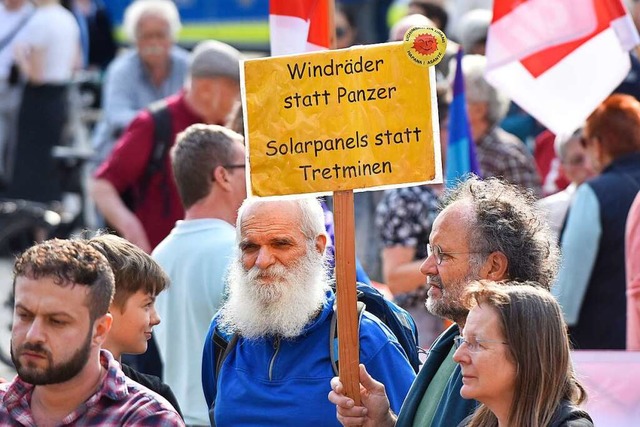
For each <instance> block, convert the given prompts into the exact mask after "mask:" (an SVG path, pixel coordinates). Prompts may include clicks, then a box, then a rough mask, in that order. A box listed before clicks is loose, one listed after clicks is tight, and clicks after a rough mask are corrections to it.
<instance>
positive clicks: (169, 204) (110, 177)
mask: <svg viewBox="0 0 640 427" xmlns="http://www.w3.org/2000/svg"><path fill="white" fill-rule="evenodd" d="M240 57H241V54H240V52H238V51H237V50H236V49H234V48H233V47H231V46H229V45H227V44H224V43H221V42H218V41H214V40H209V41H205V42H201V43H200V44H198V45H197V46H196V47H195V48H194V50H193V52H192V54H191V58H190V63H189V75H188V77H187V81H186V83H185V87H184V89H183V90H181V91H180V92H179V93H177V94H176V95H173V96H170V97H168V98H165V99H164V100H163V102H164V103H165V104H166V108H167V109H168V113H169V117H170V120H171V133H172V135H171V141H170V145H173V144H174V142H175V137H176V135H177V134H178V133H180V132H181V131H183V130H184V129H186V128H187V127H189V126H190V125H192V124H194V123H206V124H218V125H222V124H224V123H226V121H227V117H228V116H229V113H230V112H231V110H232V107H233V106H234V104H235V103H236V102H237V101H238V99H239V95H240V85H239V80H240ZM155 127H156V124H155V122H154V118H153V116H152V114H151V113H150V111H148V110H144V111H142V112H140V113H139V114H138V115H137V116H136V118H135V119H134V120H133V122H131V124H130V125H129V127H128V128H127V129H126V131H125V132H124V134H123V135H122V136H121V138H120V139H119V140H118V142H117V144H116V147H115V149H114V150H113V152H112V153H111V155H110V156H109V157H108V158H107V160H105V161H104V163H102V165H100V167H99V168H98V170H97V171H96V173H95V176H94V179H93V181H92V182H91V185H90V192H91V196H92V197H93V199H94V201H95V203H96V205H97V207H98V209H99V210H100V212H102V214H103V215H104V217H105V219H106V220H107V222H108V223H109V224H110V225H111V226H112V227H113V228H114V229H115V230H116V231H117V232H118V233H119V234H120V235H121V236H123V237H124V238H126V239H127V240H129V241H130V242H132V243H134V244H136V245H138V246H139V247H140V248H142V249H143V250H145V251H146V252H149V253H150V252H151V250H153V248H154V247H155V246H156V245H157V244H158V243H160V241H162V239H164V238H165V237H166V236H167V235H168V234H169V232H170V231H171V229H172V228H173V226H174V224H175V222H176V221H177V220H180V219H183V218H184V210H183V207H182V204H181V202H180V197H179V196H178V191H177V189H176V186H175V183H174V180H173V172H172V170H171V163H170V159H169V156H168V155H166V153H167V152H168V151H169V150H168V149H169V148H170V147H167V150H165V155H164V157H163V158H162V163H161V167H160V168H159V170H158V171H156V172H155V173H153V174H151V175H149V173H148V171H147V166H148V164H149V163H150V162H151V161H152V152H153V149H154V147H155V146H156V143H157V141H156V137H155V135H154V131H155ZM126 192H128V193H130V194H133V195H134V200H135V204H134V206H133V207H131V208H130V207H129V206H127V204H126V203H125V201H124V200H123V197H122V195H123V194H125V193H126ZM130 206H131V205H130Z"/></svg>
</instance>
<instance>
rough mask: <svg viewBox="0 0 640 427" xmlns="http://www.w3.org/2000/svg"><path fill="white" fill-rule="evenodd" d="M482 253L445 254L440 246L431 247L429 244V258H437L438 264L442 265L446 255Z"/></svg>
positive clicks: (461, 253) (476, 252)
mask: <svg viewBox="0 0 640 427" xmlns="http://www.w3.org/2000/svg"><path fill="white" fill-rule="evenodd" d="M480 253H482V252H479V251H473V252H444V251H443V250H442V248H441V247H440V246H438V245H430V244H428V243H427V256H431V255H433V256H434V257H435V258H436V264H438V265H440V264H442V260H443V257H444V256H445V255H447V256H449V255H463V254H480Z"/></svg>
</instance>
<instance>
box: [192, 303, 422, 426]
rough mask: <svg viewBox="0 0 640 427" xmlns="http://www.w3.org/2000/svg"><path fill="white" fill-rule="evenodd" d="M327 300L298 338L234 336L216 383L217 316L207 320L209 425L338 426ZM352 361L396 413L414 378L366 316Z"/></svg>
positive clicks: (392, 342)
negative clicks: (332, 392) (332, 396)
mask: <svg viewBox="0 0 640 427" xmlns="http://www.w3.org/2000/svg"><path fill="white" fill-rule="evenodd" d="M334 301H335V296H334V295H333V293H332V292H331V291H328V292H327V299H326V301H325V303H324V307H323V309H322V312H321V313H320V315H319V316H318V317H316V318H315V319H314V320H313V321H311V322H310V323H309V324H308V325H307V326H306V327H305V329H304V331H303V333H302V334H301V336H299V337H298V338H295V339H287V340H285V339H279V338H274V337H267V338H261V339H258V340H245V339H244V338H242V337H240V338H239V339H238V342H237V344H236V345H235V346H234V348H233V350H232V351H231V352H230V353H229V355H228V356H227V358H226V359H225V360H224V363H223V364H222V367H221V369H220V377H219V378H217V379H216V378H215V371H216V366H215V365H216V362H215V361H216V356H217V354H215V351H216V348H215V345H214V343H213V339H212V338H213V331H214V328H215V327H216V325H217V321H218V318H217V316H216V317H214V318H213V320H212V322H211V326H210V328H209V333H208V334H207V339H206V342H205V346H204V353H203V361H202V384H203V388H204V394H205V398H206V401H207V405H208V406H209V408H210V412H211V411H213V415H214V420H215V424H214V425H215V426H216V427H224V426H300V425H306V426H309V427H326V426H340V424H339V423H338V421H337V419H336V408H335V405H333V404H332V403H331V402H329V400H328V399H327V395H328V394H329V391H330V390H331V386H330V384H329V382H330V380H331V378H332V377H333V376H334V374H333V369H332V367H331V360H330V356H329V328H330V323H331V316H332V314H333V304H334ZM360 363H363V364H364V365H365V366H366V367H367V370H368V371H369V373H370V374H371V375H372V376H373V377H374V378H376V379H377V380H378V381H381V382H382V383H384V385H385V387H386V391H387V395H388V396H389V401H390V402H391V408H392V409H393V410H394V411H398V410H399V409H400V406H401V405H402V401H403V400H404V398H405V396H406V394H407V391H408V390H409V387H410V386H411V383H412V382H413V380H414V378H415V374H414V372H413V369H412V368H411V365H410V364H409V362H408V361H407V359H406V356H405V354H404V351H403V350H402V347H400V345H399V344H398V342H397V341H396V339H395V337H394V336H393V335H392V333H391V332H390V331H389V329H388V328H387V327H386V326H385V325H384V324H383V323H382V322H380V320H378V319H377V318H375V317H374V316H371V315H370V314H369V313H367V312H364V313H363V318H362V320H361V322H360ZM214 401H215V402H214ZM213 403H215V405H214V406H213V408H212V404H213Z"/></svg>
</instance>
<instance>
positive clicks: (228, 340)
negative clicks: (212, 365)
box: [213, 328, 238, 378]
mask: <svg viewBox="0 0 640 427" xmlns="http://www.w3.org/2000/svg"><path fill="white" fill-rule="evenodd" d="M237 343H238V334H235V333H234V334H233V335H230V336H229V335H224V334H223V333H222V332H220V330H219V329H218V328H216V329H215V330H214V331H213V344H214V345H215V348H216V354H217V356H216V378H218V374H220V369H222V364H223V363H224V360H225V359H226V358H227V356H229V354H230V353H231V351H232V350H233V348H234V347H235V346H236V344H237Z"/></svg>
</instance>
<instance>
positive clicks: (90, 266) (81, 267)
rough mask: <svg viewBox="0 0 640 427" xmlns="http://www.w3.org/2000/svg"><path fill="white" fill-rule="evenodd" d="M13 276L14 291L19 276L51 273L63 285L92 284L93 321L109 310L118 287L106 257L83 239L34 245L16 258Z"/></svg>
mask: <svg viewBox="0 0 640 427" xmlns="http://www.w3.org/2000/svg"><path fill="white" fill-rule="evenodd" d="M13 276H14V277H13V288H14V292H15V286H16V278H17V277H27V278H29V279H32V280H36V279H40V278H43V277H51V278H53V279H54V283H55V284H56V285H59V286H63V287H64V286H88V287H89V295H88V299H87V307H88V308H89V316H90V319H91V322H92V323H93V321H94V320H96V319H97V318H99V317H101V316H104V315H105V314H106V313H107V311H108V310H109V305H111V300H112V299H113V294H114V288H115V285H114V277H113V272H112V271H111V267H110V266H109V263H108V262H107V260H106V259H105V257H104V256H103V255H102V254H101V253H100V252H98V251H97V250H96V249H94V248H93V247H91V246H90V245H89V244H87V243H86V242H84V241H82V240H62V239H52V240H46V241H44V242H42V243H39V244H37V245H34V246H32V247H30V248H29V249H27V250H26V251H24V252H23V253H22V255H20V256H19V257H18V258H17V259H16V262H15V264H14V266H13Z"/></svg>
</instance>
